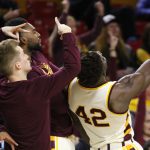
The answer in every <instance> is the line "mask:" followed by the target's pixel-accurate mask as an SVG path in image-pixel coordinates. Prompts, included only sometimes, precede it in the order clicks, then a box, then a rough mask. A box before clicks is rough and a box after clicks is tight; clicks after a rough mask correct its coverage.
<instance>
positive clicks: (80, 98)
mask: <svg viewBox="0 0 150 150" xmlns="http://www.w3.org/2000/svg"><path fill="white" fill-rule="evenodd" d="M114 84H115V82H107V83H105V84H103V85H101V86H99V87H97V88H85V87H82V86H81V85H79V83H78V79H77V78H75V79H74V80H73V81H72V82H71V84H70V86H69V105H70V109H71V110H72V111H73V112H74V113H75V114H76V115H77V116H78V117H79V120H80V122H81V124H82V126H83V128H84V129H85V131H86V133H87V135H88V136H89V138H90V144H91V146H92V147H93V148H96V149H98V148H100V147H102V146H104V145H106V144H108V143H114V142H123V141H124V140H129V139H131V138H132V137H133V130H132V128H131V117H130V113H129V112H126V113H124V114H116V113H113V112H111V111H110V109H109V107H108V102H109V96H110V93H111V89H112V87H113V85H114Z"/></svg>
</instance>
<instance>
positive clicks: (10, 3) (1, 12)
mask: <svg viewBox="0 0 150 150" xmlns="http://www.w3.org/2000/svg"><path fill="white" fill-rule="evenodd" d="M19 14H20V10H19V8H18V5H17V2H16V0H0V27H2V26H4V24H5V22H6V21H7V20H9V19H12V18H15V17H18V16H19Z"/></svg>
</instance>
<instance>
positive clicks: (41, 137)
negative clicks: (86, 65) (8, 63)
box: [0, 33, 80, 150]
mask: <svg viewBox="0 0 150 150" xmlns="http://www.w3.org/2000/svg"><path fill="white" fill-rule="evenodd" d="M63 44H64V49H65V52H64V59H65V65H64V66H65V67H64V68H62V69H60V70H59V71H58V72H57V73H55V74H53V75H51V76H50V77H49V76H41V77H38V78H35V79H32V80H26V81H18V82H12V83H6V82H3V81H2V80H1V82H0V113H2V115H3V116H4V118H5V121H6V127H7V129H8V132H9V134H10V135H11V136H12V137H13V138H14V139H15V140H16V141H17V143H18V144H19V146H18V147H17V148H16V150H49V133H50V130H49V122H50V120H49V119H50V117H49V110H50V107H49V106H50V105H49V103H50V98H51V97H52V96H54V95H56V94H57V93H59V92H60V91H61V90H62V89H63V88H64V87H65V85H67V84H68V83H69V82H70V81H71V80H72V79H73V78H74V77H75V76H76V75H77V74H78V73H79V71H80V56H79V50H78V49H77V47H76V46H75V39H74V37H73V35H72V34H71V33H68V34H64V35H63ZM6 150H7V148H6Z"/></svg>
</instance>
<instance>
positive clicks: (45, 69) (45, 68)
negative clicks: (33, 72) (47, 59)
mask: <svg viewBox="0 0 150 150" xmlns="http://www.w3.org/2000/svg"><path fill="white" fill-rule="evenodd" d="M40 68H41V69H42V71H43V73H44V74H45V75H48V76H51V75H52V74H53V71H52V69H51V68H50V67H49V65H48V64H45V63H42V64H41V65H40Z"/></svg>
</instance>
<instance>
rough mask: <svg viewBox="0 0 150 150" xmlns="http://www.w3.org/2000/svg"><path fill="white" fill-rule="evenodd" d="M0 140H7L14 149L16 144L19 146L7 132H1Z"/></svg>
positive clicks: (13, 149)
mask: <svg viewBox="0 0 150 150" xmlns="http://www.w3.org/2000/svg"><path fill="white" fill-rule="evenodd" d="M0 141H5V142H7V143H8V144H9V145H10V146H11V149H12V150H15V146H18V144H17V143H16V142H15V140H14V139H13V138H12V137H11V136H10V135H9V134H8V133H7V132H0Z"/></svg>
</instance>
